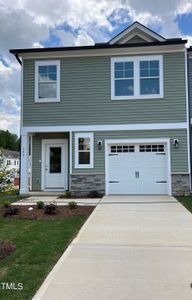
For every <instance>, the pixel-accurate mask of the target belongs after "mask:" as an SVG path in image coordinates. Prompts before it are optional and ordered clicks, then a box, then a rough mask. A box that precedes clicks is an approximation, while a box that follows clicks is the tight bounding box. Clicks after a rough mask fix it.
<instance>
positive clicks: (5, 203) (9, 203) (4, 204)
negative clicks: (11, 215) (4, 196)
mask: <svg viewBox="0 0 192 300" xmlns="http://www.w3.org/2000/svg"><path fill="white" fill-rule="evenodd" d="M3 206H4V207H5V208H8V207H10V206H11V202H10V201H8V200H6V201H4V202H3Z"/></svg>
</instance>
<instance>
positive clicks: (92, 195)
mask: <svg viewBox="0 0 192 300" xmlns="http://www.w3.org/2000/svg"><path fill="white" fill-rule="evenodd" d="M88 197H90V198H100V197H101V194H100V193H99V192H98V191H91V192H90V193H89V194H88Z"/></svg>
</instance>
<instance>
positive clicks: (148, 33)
mask: <svg viewBox="0 0 192 300" xmlns="http://www.w3.org/2000/svg"><path fill="white" fill-rule="evenodd" d="M134 36H139V37H140V38H141V39H143V40H144V41H146V42H153V41H154V42H155V41H156V42H157V41H159V42H165V41H166V39H165V38H164V37H163V36H161V35H159V34H158V33H156V32H154V31H153V30H151V29H149V28H147V27H146V26H144V25H143V24H141V23H139V22H137V21H136V22H134V23H133V24H132V25H130V26H129V27H127V28H125V29H124V30H123V31H122V32H120V33H119V34H117V35H116V36H115V37H113V38H112V39H111V40H110V41H109V44H110V45H113V44H124V43H126V42H127V41H129V40H130V39H132V38H133V37H134Z"/></svg>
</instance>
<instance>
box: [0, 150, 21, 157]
mask: <svg viewBox="0 0 192 300" xmlns="http://www.w3.org/2000/svg"><path fill="white" fill-rule="evenodd" d="M1 152H2V154H3V156H4V157H6V158H19V152H17V151H13V150H8V149H1Z"/></svg>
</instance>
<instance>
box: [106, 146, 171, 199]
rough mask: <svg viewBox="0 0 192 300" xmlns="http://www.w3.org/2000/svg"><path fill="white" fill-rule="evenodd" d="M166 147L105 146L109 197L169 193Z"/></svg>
mask: <svg viewBox="0 0 192 300" xmlns="http://www.w3.org/2000/svg"><path fill="white" fill-rule="evenodd" d="M167 156H168V155H167V150H166V145H165V144H134V145H130V144H129V145H128V144H121V145H119V144H116V145H114V144H113V145H109V146H108V164H107V165H108V176H107V181H108V182H107V184H108V194H168V158H167Z"/></svg>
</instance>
